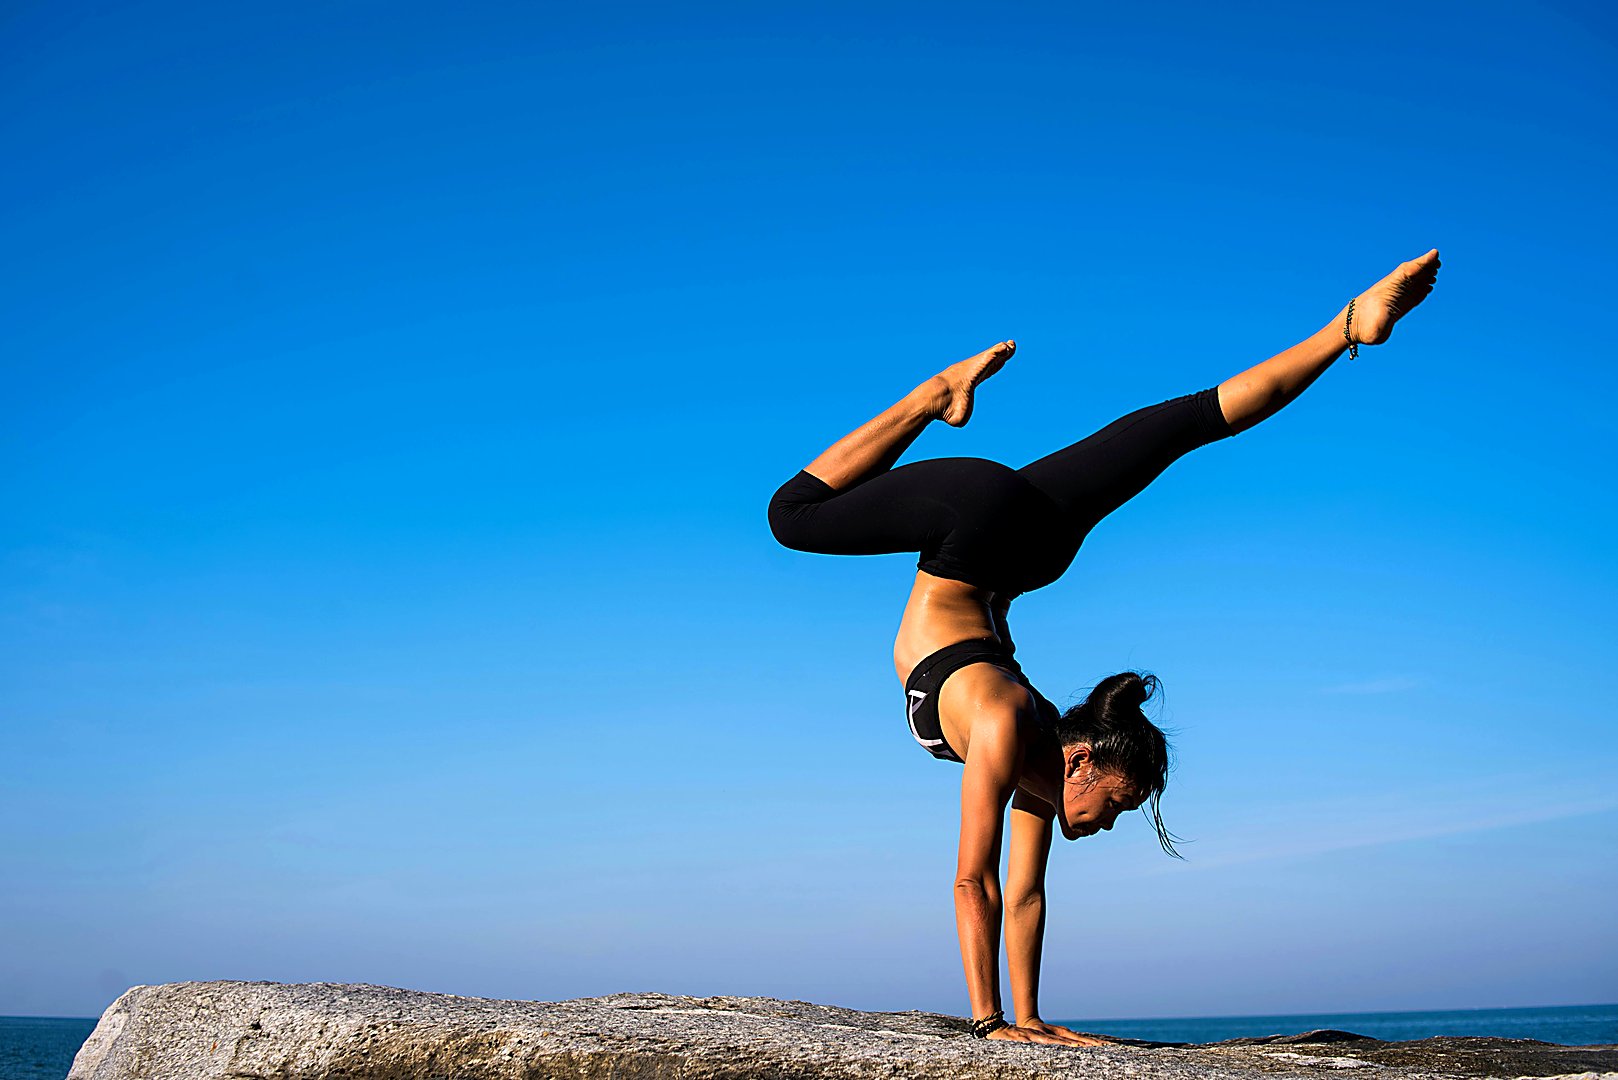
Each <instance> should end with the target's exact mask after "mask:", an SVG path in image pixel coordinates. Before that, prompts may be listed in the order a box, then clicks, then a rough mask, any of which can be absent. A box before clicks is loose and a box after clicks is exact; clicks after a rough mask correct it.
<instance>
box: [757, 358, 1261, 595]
mask: <svg viewBox="0 0 1618 1080" xmlns="http://www.w3.org/2000/svg"><path fill="white" fill-rule="evenodd" d="M1233 434H1234V432H1233V431H1231V429H1230V425H1229V424H1228V423H1226V421H1225V416H1224V413H1223V412H1222V411H1220V408H1219V394H1218V391H1217V388H1210V389H1207V390H1203V391H1201V392H1199V393H1195V394H1187V395H1186V396H1184V397H1178V398H1174V399H1173V400H1172V401H1165V402H1162V403H1161V404H1158V405H1148V406H1147V407H1146V408H1144V409H1137V410H1136V411H1134V412H1132V413H1130V414H1129V415H1128V416H1124V417H1120V418H1119V419H1117V420H1114V421H1113V422H1112V423H1110V424H1108V425H1107V426H1106V427H1104V428H1102V429H1101V430H1100V431H1098V432H1096V433H1095V434H1094V435H1091V436H1090V437H1089V438H1087V439H1085V440H1083V441H1082V442H1077V443H1074V444H1073V445H1072V446H1069V447H1068V448H1066V449H1065V450H1058V451H1057V452H1056V453H1054V454H1051V455H1049V456H1048V457H1042V458H1040V459H1039V460H1038V461H1036V462H1034V463H1033V464H1031V465H1025V466H1023V467H1022V468H1021V469H1012V468H1009V467H1007V466H1005V465H1001V464H999V463H998V462H994V461H988V460H985V459H984V458H933V459H931V460H928V461H916V462H912V463H911V464H909V465H901V466H899V467H898V468H896V469H891V470H889V471H888V472H885V473H881V474H879V475H877V476H873V477H871V478H870V479H868V480H865V481H863V482H862V483H859V484H856V485H854V486H853V487H850V488H845V489H844V490H842V491H838V490H836V489H834V488H832V487H831V486H830V485H829V484H827V483H825V482H824V481H822V480H820V479H818V478H816V477H814V476H811V475H810V474H809V473H807V472H800V473H798V475H797V476H794V477H793V478H792V479H791V480H788V481H787V482H786V483H785V484H782V485H781V488H780V490H778V491H777V492H776V493H775V497H774V498H773V499H771V500H770V530H771V531H772V532H773V533H775V538H776V539H777V540H779V541H780V542H781V543H783V544H785V545H786V546H787V547H789V548H796V549H797V550H799V551H812V552H818V553H820V554H824V555H884V554H891V553H894V552H903V551H919V552H920V553H921V561H920V562H918V563H917V566H918V567H919V568H920V569H922V570H925V571H927V573H929V574H934V575H936V576H938V577H944V578H953V579H955V580H957V581H965V582H968V583H969V584H972V585H977V586H980V587H982V588H985V589H990V590H993V591H994V592H997V593H1002V594H1005V595H1006V596H1008V597H1010V596H1016V595H1019V594H1021V593H1025V592H1028V591H1029V590H1030V589H1038V588H1040V587H1042V586H1045V585H1049V584H1050V583H1051V582H1053V581H1055V580H1056V579H1057V578H1059V577H1061V576H1062V573H1063V571H1065V570H1066V569H1067V568H1068V565H1069V564H1070V563H1072V562H1073V556H1075V555H1076V554H1078V551H1079V545H1080V544H1081V543H1083V542H1084V538H1085V536H1087V535H1088V534H1089V532H1090V530H1091V529H1093V528H1095V526H1096V524H1097V523H1098V522H1099V521H1100V520H1101V519H1102V518H1104V517H1106V516H1107V515H1108V514H1110V513H1112V512H1113V511H1114V510H1116V509H1118V508H1119V507H1120V506H1122V505H1123V504H1124V503H1126V502H1128V501H1129V500H1130V499H1132V498H1133V497H1134V496H1136V495H1137V494H1139V493H1140V491H1141V490H1142V489H1143V488H1145V487H1146V485H1147V484H1149V483H1151V482H1152V481H1153V480H1155V479H1156V478H1157V476H1158V475H1159V474H1160V473H1161V472H1162V471H1163V470H1164V469H1166V468H1168V467H1169V465H1170V464H1171V463H1172V462H1173V461H1175V460H1176V459H1177V458H1179V457H1180V456H1181V455H1183V454H1186V453H1189V452H1190V451H1192V450H1195V449H1196V448H1197V447H1199V446H1204V445H1206V444H1208V443H1211V442H1214V441H1215V440H1217V439H1223V438H1225V437H1227V436H1229V435H1233Z"/></svg>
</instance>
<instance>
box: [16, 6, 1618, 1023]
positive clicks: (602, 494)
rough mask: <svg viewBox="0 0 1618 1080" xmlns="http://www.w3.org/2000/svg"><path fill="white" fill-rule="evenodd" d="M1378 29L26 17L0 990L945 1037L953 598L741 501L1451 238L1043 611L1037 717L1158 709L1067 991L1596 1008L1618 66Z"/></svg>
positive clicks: (1078, 871)
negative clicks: (1365, 324)
mask: <svg viewBox="0 0 1618 1080" xmlns="http://www.w3.org/2000/svg"><path fill="white" fill-rule="evenodd" d="M1402 18H1403V19H1404V20H1405V21H1402V22H1395V21H1393V20H1392V16H1391V15H1390V14H1387V13H1382V14H1377V15H1376V16H1375V17H1374V18H1373V17H1370V16H1368V15H1367V14H1366V13H1363V12H1359V13H1357V12H1356V11H1353V10H1349V9H1344V8H1341V7H1329V6H1323V5H1291V4H1268V3H1266V4H1237V5H1218V6H1210V5H1206V4H1193V3H1176V4H1167V5H1158V6H1146V5H1117V4H1108V5H1092V4H1013V5H992V6H991V5H977V6H971V5H954V4H945V5H939V4H927V5H919V4H918V5H905V4H882V5H876V6H875V9H874V10H873V8H872V6H871V5H867V4H823V5H812V6H797V5H777V4H771V5H758V4H738V5H735V6H696V5H684V4H682V5H674V6H670V5H647V6H644V7H636V6H629V5H623V6H610V5H582V6H581V5H544V4H472V5H459V6H445V5H427V4H419V5H412V4H392V3H390V4H337V5H331V4H320V5H316V4H304V3H292V4H275V5H248V6H246V7H243V6H240V5H228V6H226V7H223V8H222V7H220V6H218V5H201V4H165V3H149V4H118V3H111V4H95V5H91V4H80V3H66V4H42V3H23V4H11V5H8V6H7V8H6V11H5V12H4V14H3V15H0V93H3V103H4V106H5V107H4V108H3V109H0V135H3V144H4V147H5V151H6V153H5V156H6V159H7V167H6V168H5V169H3V170H0V229H3V238H4V243H3V244H0V286H3V288H0V305H3V306H4V313H3V315H4V317H3V318H0V363H3V364H4V375H5V387H6V391H5V393H4V395H3V398H0V400H3V402H4V413H3V422H0V455H3V457H0V460H3V473H0V513H3V518H0V600H3V608H0V781H3V784H0V820H3V821H4V826H5V827H4V829H3V830H0V1013H40V1014H76V1015H84V1014H94V1013H96V1012H99V1011H100V1010H101V1009H102V1008H103V1007H104V1006H105V1005H106V1004H107V1002H108V1001H110V1000H111V998H112V997H113V996H114V995H116V994H117V993H118V992H120V991H122V990H123V989H124V988H125V987H127V986H128V985H130V984H133V983H156V982H164V981H170V980H178V979H213V978H235V979H274V980H287V981H306V980H334V981H363V982H375V983H387V984H394V985H400V986H408V987H418V988H423V989H430V990H441V991H451V992H456V993H463V994H475V995H485V996H499V997H506V996H509V997H524V998H549V999H555V998H566V997H574V996H580V995H589V994H601V993H608V992H613V991H620V990H658V991H667V992H676V993H692V994H765V995H772V996H777V997H784V998H806V999H813V1000H817V1001H825V1002H832V1003H838V1004H845V1005H852V1006H857V1007H865V1008H878V1009H906V1008H923V1009H937V1010H942V1011H948V1012H954V1013H963V1012H965V1011H966V1009H967V1002H966V996H965V990H964V985H963V982H962V978H961V973H960V960H959V956H958V952H957V946H956V940H955V931H954V921H953V916H952V913H951V888H950V886H951V882H952V879H953V873H954V841H955V830H956V823H957V788H958V783H959V776H960V773H959V769H958V767H956V766H951V765H948V764H945V763H941V762H937V761H934V760H933V759H931V758H930V757H928V756H927V755H926V754H925V753H924V752H923V751H922V750H921V749H920V748H919V747H917V746H916V745H915V743H914V742H913V741H912V739H911V737H910V735H909V733H908V731H907V729H906V726H905V723H904V718H903V713H902V700H901V692H900V688H899V686H898V684H897V683H896V682H895V680H894V678H893V673H892V670H891V666H890V661H889V655H890V654H889V650H890V645H891V639H892V633H893V630H894V629H895V627H896V625H897V622H898V617H899V612H900V608H901V605H902V602H903V599H904V596H905V591H906V588H907V586H908V582H909V580H910V577H911V574H912V569H913V565H914V559H913V558H911V557H906V556H891V557H885V558H872V559H834V558H823V557H817V556H808V555H802V554H798V553H795V552H790V551H786V550H784V549H782V548H779V547H778V546H776V545H775V543H774V541H773V540H772V539H771V536H770V534H769V532H768V529H767V527H766V523H765V518H764V506H765V502H766V500H767V498H768V496H769V495H770V493H771V492H772V491H773V490H774V488H775V487H776V485H777V484H779V483H780V482H781V481H782V480H784V479H785V478H786V477H788V476H789V475H791V474H792V473H793V472H794V471H796V470H797V469H798V468H799V467H800V466H802V465H803V464H805V463H806V462H807V461H808V460H809V458H811V457H812V456H813V455H814V454H815V453H816V452H818V451H819V450H820V449H821V448H822V447H823V446H824V445H825V444H826V443H827V442H829V441H830V440H831V439H833V438H834V437H836V436H837V435H839V434H841V433H842V432H843V431H844V430H846V429H847V428H849V427H852V426H853V425H854V424H856V423H857V422H859V421H861V420H863V419H864V418H865V417H866V416H868V415H869V414H871V413H873V412H874V411H876V410H877V409H879V408H881V407H883V406H884V405H886V404H888V403H889V402H890V401H891V400H892V399H894V398H895V397H897V396H898V395H899V394H901V393H902V392H904V391H905V390H907V389H908V388H909V387H911V386H912V385H914V384H915V383H916V382H917V381H919V380H920V379H921V378H924V377H925V376H927V375H929V374H931V373H932V372H933V371H935V370H937V369H938V368H939V367H941V366H942V365H944V364H945V363H948V362H951V361H953V360H955V359H958V358H960V357H962V356H964V355H966V354H968V353H971V352H975V351H977V350H978V349H981V348H983V347H984V346H985V345H987V344H989V343H991V342H993V341H995V340H998V339H1001V338H1005V337H1015V338H1016V339H1017V340H1018V342H1019V343H1020V345H1021V349H1020V351H1019V353H1018V356H1017V358H1016V360H1015V361H1014V363H1013V364H1012V365H1011V366H1009V367H1008V368H1007V369H1006V370H1005V371H1004V372H1003V373H1002V374H1000V375H999V376H997V377H996V379H995V380H994V381H993V382H992V383H990V384H988V386H987V388H986V389H985V391H984V392H983V395H982V397H981V399H980V401H979V408H978V412H977V415H976V417H975V418H974V419H973V421H972V424H971V425H970V426H969V427H968V428H966V429H965V430H962V431H956V430H953V429H946V428H942V427H940V428H939V429H938V430H935V431H931V432H929V433H928V434H926V435H925V436H924V437H923V438H922V440H921V441H920V443H918V445H917V447H916V449H915V451H914V452H913V456H928V455H953V454H966V455H981V456H987V457H994V458H997V459H1001V460H1005V461H1008V462H1012V463H1014V464H1021V463H1022V462H1024V461H1027V460H1031V459H1032V458H1034V457H1037V456H1039V455H1041V454H1043V453H1046V452H1048V451H1049V450H1052V449H1055V448H1056V447H1058V446H1061V445H1064V444H1066V443H1068V442H1071V441H1073V440H1074V439H1077V438H1079V437H1082V436H1083V435H1085V434H1087V433H1089V432H1090V431H1092V430H1094V429H1096V428H1097V427H1099V426H1101V425H1103V424H1105V423H1106V422H1108V421H1110V420H1111V419H1113V418H1114V417H1116V416H1118V415H1119V414H1121V413H1123V412H1125V411H1128V410H1130V409H1133V408H1136V407H1138V406H1141V405H1145V404H1149V403H1151V402H1155V401H1160V400H1163V399H1164V398H1167V397H1171V396H1175V395H1178V394H1182V393H1188V392H1190V391H1193V390H1198V389H1201V388H1203V387H1205V386H1210V385H1213V384H1214V383H1215V382H1217V381H1219V380H1220V379H1223V378H1224V377H1226V376H1228V375H1230V374H1233V373H1234V372H1236V371H1238V370H1240V369H1241V368H1243V367H1245V366H1248V365H1249V364H1251V363H1254V362H1256V361H1258V360H1260V359H1263V358H1264V357H1265V356H1268V355H1270V354H1272V353H1274V352H1276V351H1279V350H1280V349H1282V348H1284V347H1285V346H1287V345H1290V344H1291V343H1293V342H1294V341H1295V340H1297V339H1298V338H1300V337H1302V336H1304V335H1306V334H1308V333H1310V332H1312V331H1313V330H1315V329H1316V328H1318V327H1319V326H1321V325H1323V324H1324V323H1325V321H1326V320H1328V319H1330V318H1331V317H1332V316H1333V315H1334V314H1335V313H1336V312H1337V311H1338V310H1339V309H1340V308H1341V307H1342V305H1343V304H1344V303H1345V302H1346V301H1347V299H1348V298H1349V297H1350V296H1352V295H1353V294H1355V293H1356V292H1358V291H1359V290H1361V289H1363V288H1364V287H1366V286H1367V285H1369V284H1370V283H1371V282H1372V281H1374V280H1376V279H1377V278H1378V277H1380V276H1382V275H1383V274H1384V273H1386V272H1387V271H1388V270H1389V269H1391V268H1392V266H1393V265H1394V264H1395V263H1396V262H1398V261H1400V260H1402V259H1407V258H1411V257H1413V256H1415V255H1417V254H1419V253H1421V252H1423V251H1425V250H1427V249H1428V248H1430V247H1435V246H1436V247H1438V248H1440V249H1441V251H1442V252H1443V256H1444V264H1445V265H1444V270H1443V274H1442V276H1441V278H1440V282H1439V286H1438V290H1437V292H1436V293H1434V295H1433V296H1432V298H1431V299H1430V300H1429V301H1428V303H1427V304H1426V305H1425V306H1424V307H1423V308H1422V309H1421V310H1419V311H1418V312H1416V313H1415V314H1414V315H1413V316H1412V317H1411V318H1410V319H1409V320H1407V322H1406V323H1404V324H1403V325H1401V326H1400V328H1399V330H1398V332H1397V334H1396V335H1395V337H1394V339H1393V341H1392V343H1391V344H1390V345H1388V346H1387V347H1385V348H1381V349H1367V350H1364V351H1363V352H1362V354H1361V358H1360V359H1359V360H1358V361H1357V362H1354V363H1348V362H1346V361H1345V362H1343V363H1340V364H1339V365H1338V366H1337V367H1335V368H1334V369H1332V370H1331V371H1330V372H1328V373H1327V375H1326V376H1325V377H1324V378H1322V379H1321V380H1320V382H1319V383H1317V384H1316V385H1315V387H1313V388H1312V389H1310V390H1309V392H1308V393H1307V395H1306V396H1305V397H1304V398H1303V399H1302V400H1300V401H1299V402H1298V403H1297V404H1295V405H1294V406H1292V407H1291V408H1289V409H1288V410H1287V411H1286V412H1285V413H1283V414H1282V415H1281V416H1279V417H1277V418H1276V419H1274V420H1272V421H1270V422H1268V423H1266V424H1265V425H1263V426H1262V427H1261V428H1259V429H1256V430H1254V431H1252V432H1250V433H1247V434H1245V435H1243V436H1242V437H1240V438H1238V439H1236V440H1233V441H1229V442H1225V443H1221V444H1219V445H1217V446H1214V447H1211V448H1209V449H1207V450H1205V451H1199V452H1198V453H1197V454H1195V455H1193V456H1192V457H1190V458H1187V459H1186V460H1184V461H1182V462H1181V463H1179V464H1178V465H1176V466H1175V467H1174V469H1173V470H1171V472H1170V473H1169V474H1167V475H1165V476H1164V477H1163V478H1162V480H1160V481H1159V482H1158V483H1157V484H1156V485H1154V486H1153V487H1152V488H1151V489H1150V490H1149V491H1148V492H1147V493H1146V494H1145V495H1143V496H1142V497H1141V498H1139V499H1138V500H1136V501H1135V502H1134V503H1132V504H1131V505H1129V506H1128V507H1127V508H1126V509H1125V510H1123V511H1122V512H1120V513H1118V514H1117V515H1115V516H1114V517H1113V518H1111V519H1110V520H1109V521H1107V522H1106V523H1105V524H1104V525H1103V526H1102V527H1101V528H1100V529H1098V530H1097V531H1096V533H1095V534H1094V535H1093V536H1092V537H1091V539H1090V540H1089V542H1088V543H1087V544H1086V546H1085V549H1084V551H1083V552H1081V554H1080V556H1079V559H1078V561H1077V562H1076V564H1075V566H1074V568H1073V569H1072V570H1071V571H1070V572H1069V574H1068V575H1067V576H1066V577H1065V578H1064V579H1063V580H1062V581H1061V582H1059V583H1058V584H1056V585H1054V586H1051V587H1049V588H1047V589H1045V590H1043V591H1041V592H1038V593H1034V594H1031V595H1029V596H1028V597H1026V598H1024V599H1023V600H1022V601H1020V603H1019V608H1020V610H1019V611H1017V612H1016V613H1015V617H1014V626H1015V629H1016V631H1017V637H1018V643H1019V647H1020V652H1019V655H1020V656H1021V657H1022V658H1023V659H1024V660H1025V666H1026V667H1027V669H1028V670H1029V672H1030V674H1031V675H1032V676H1033V677H1034V678H1035V680H1036V681H1037V682H1038V683H1039V685H1040V686H1041V688H1042V689H1043V690H1044V691H1045V692H1046V694H1048V695H1049V696H1050V697H1051V698H1053V699H1054V700H1056V701H1058V702H1059V703H1065V702H1067V701H1068V700H1069V699H1070V696H1071V695H1073V694H1074V693H1076V692H1082V691H1083V690H1084V689H1086V688H1087V687H1089V686H1090V685H1092V684H1093V683H1094V682H1095V681H1096V680H1097V679H1099V678H1100V677H1102V676H1104V675H1106V674H1108V673H1110V672H1113V671H1117V670H1119V669H1121V668H1127V667H1137V668H1141V669H1145V670H1150V671H1154V672H1156V673H1158V674H1159V676H1160V677H1161V678H1162V680H1163V682H1164V685H1165V687H1166V690H1167V696H1166V702H1165V710H1164V712H1163V714H1162V720H1163V722H1164V723H1165V724H1166V725H1168V726H1170V727H1172V728H1173V729H1175V730H1176V731H1177V732H1178V736H1177V740H1176V742H1177V747H1178V751H1179V766H1178V770H1177V772H1176V773H1175V776H1174V779H1173V781H1172V783H1171V785H1170V788H1169V792H1168V795H1167V796H1166V798H1165V799H1164V811H1165V814H1166V817H1167V819H1168V821H1169V824H1170V826H1171V827H1172V828H1174V829H1175V830H1176V831H1177V832H1179V833H1181V834H1182V835H1185V836H1188V837H1191V838H1193V839H1194V841H1195V842H1194V843H1192V844H1189V845H1187V847H1186V851H1187V854H1188V856H1189V861H1188V862H1187V863H1185V864H1178V863H1173V862H1171V861H1170V860H1168V859H1166V858H1164V857H1163V856H1162V855H1161V854H1160V853H1158V852H1157V851H1156V850H1155V846H1154V845H1153V843H1152V841H1151V837H1150V833H1149V831H1148V829H1147V828H1146V823H1145V822H1144V821H1143V820H1135V819H1131V820H1128V821H1126V822H1125V823H1124V824H1123V825H1122V826H1121V827H1120V828H1119V829H1118V830H1116V831H1115V832H1113V833H1112V834H1111V835H1107V836H1104V837H1098V838H1095V839H1092V840H1087V841H1081V842H1079V843H1076V844H1066V843H1062V844H1060V846H1059V847H1058V849H1057V850H1056V851H1055V852H1054V854H1053V856H1052V867H1051V883H1050V893H1051V916H1050V922H1049V929H1048V932H1047V946H1046V968H1047V970H1046V976H1045V984H1044V985H1045V989H1044V1005H1045V1010H1044V1011H1045V1013H1046V1015H1047V1016H1052V1015H1054V1016H1092V1017H1095V1016H1148V1015H1205V1014H1215V1013H1252V1012H1283V1011H1304V1010H1323V1011H1324V1010H1348V1009H1405V1008H1425V1007H1434V1008H1439V1007H1450V1008H1461V1007H1472V1006H1504V1005H1541V1004H1557V1003H1578V1002H1595V1001H1614V1000H1618V927H1615V923H1614V920H1613V919H1612V909H1611V906H1610V905H1611V900H1612V897H1613V896H1614V895H1618V856H1615V840H1614V836H1615V835H1618V793H1615V790H1614V786H1613V782H1612V776H1613V775H1614V770H1615V768H1618V733H1615V730H1614V699H1615V691H1618V681H1615V675H1614V665H1613V663H1612V657H1613V655H1614V650H1615V647H1618V632H1615V629H1614V616H1613V612H1614V609H1615V601H1618V570H1615V568H1614V560H1613V558H1612V553H1613V539H1612V538H1613V534H1614V528H1615V525H1618V513H1615V508H1614V502H1613V483H1612V467H1613V463H1614V453H1613V433H1614V423H1613V419H1612V413H1613V409H1614V403H1615V401H1618V393H1615V391H1618V374H1615V367H1614V362H1613V348H1612V342H1611V328H1612V317H1611V312H1612V310H1613V296H1614V293H1615V284H1618V283H1615V280H1614V277H1615V275H1614V272H1613V269H1612V264H1611V259H1612V252H1613V250H1614V247H1615V241H1618V236H1615V231H1618V230H1615V227H1614V215H1613V201H1612V198H1611V193H1610V187H1609V185H1610V183H1611V180H1612V177H1613V176H1614V175H1615V174H1618V163H1615V161H1614V157H1615V146H1618V141H1615V139H1614V135H1615V131H1614V128H1615V119H1614V118H1615V116H1618V109H1615V108H1614V106H1615V104H1618V101H1615V93H1614V89H1615V79H1618V74H1615V73H1618V66H1615V64H1614V59H1615V41H1618V34H1615V23H1614V20H1613V16H1612V15H1611V12H1610V11H1609V10H1607V9H1605V8H1603V7H1601V6H1598V5H1597V4H1595V3H1593V2H1591V3H1584V2H1579V3H1572V2H1566V0H1557V2H1547V3H1515V4H1452V3H1436V4H1427V5H1421V6H1420V7H1419V8H1417V9H1406V10H1405V12H1404V14H1403V15H1402ZM1098 980H1099V984H1098ZM1008 1000H1009V999H1008Z"/></svg>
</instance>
